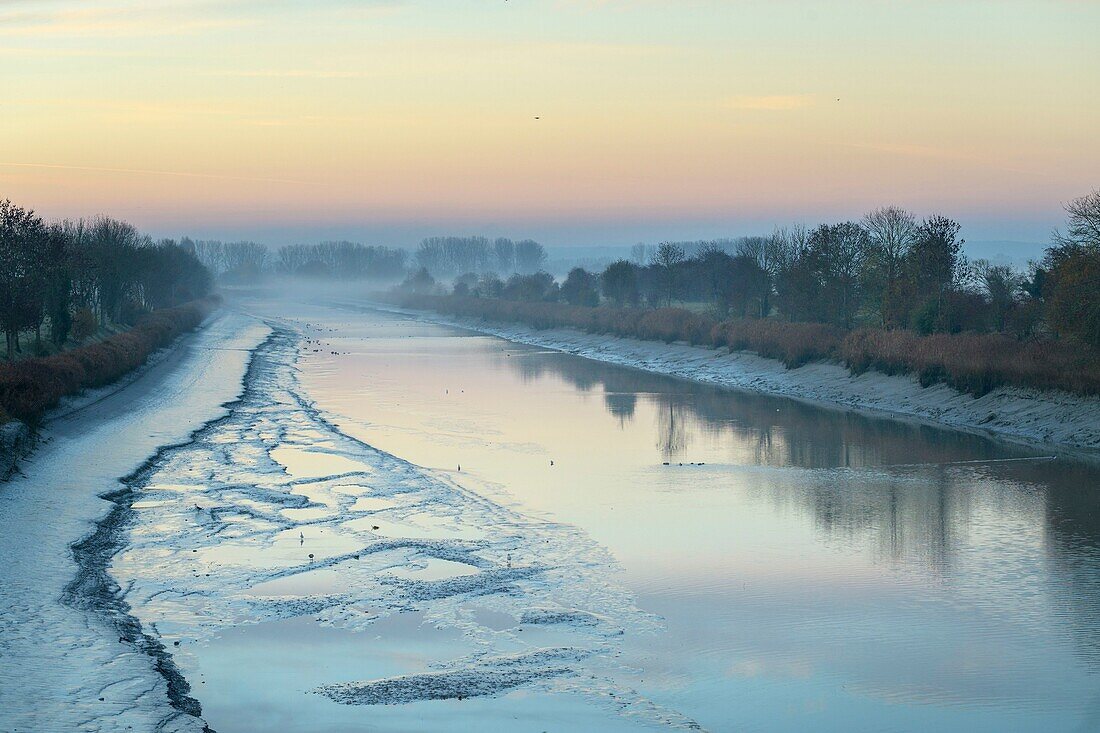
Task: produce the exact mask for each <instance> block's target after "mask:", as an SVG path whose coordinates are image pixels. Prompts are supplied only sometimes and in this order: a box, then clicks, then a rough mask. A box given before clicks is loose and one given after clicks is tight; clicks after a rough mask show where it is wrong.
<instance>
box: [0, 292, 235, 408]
mask: <svg viewBox="0 0 1100 733" xmlns="http://www.w3.org/2000/svg"><path fill="white" fill-rule="evenodd" d="M215 302H216V301H215V300H214V299H211V298H208V299H206V300H202V301H194V302H191V303H187V304H185V305H181V306H178V307H176V308H167V309H164V310H158V311H154V312H152V313H149V314H147V315H145V316H144V317H142V318H141V319H140V320H139V321H138V323H137V324H136V325H135V326H134V328H132V329H131V330H129V331H126V332H124V333H119V334H115V335H114V336H110V337H108V338H106V339H104V340H103V341H100V342H98V343H94V344H89V345H87V346H80V347H77V348H75V349H72V350H70V351H66V352H62V353H60V354H55V355H53V356H48V357H44V358H37V359H24V360H22V361H16V362H11V363H7V364H0V411H2V412H4V413H6V414H8V415H10V416H11V417H14V418H18V419H20V420H23V421H24V422H34V421H36V420H37V419H38V418H39V417H41V415H42V413H44V412H45V411H46V410H48V409H50V408H51V407H54V406H56V405H57V403H58V401H59V400H60V399H61V398H62V397H64V396H65V395H70V394H75V393H76V392H79V391H80V390H82V389H85V388H87V387H100V386H103V385H106V384H110V383H111V382H114V381H115V380H117V379H118V378H119V377H121V376H123V375H124V374H126V373H127V372H129V371H131V370H133V369H135V368H137V367H138V366H141V364H143V363H144V362H145V360H146V359H147V358H148V357H149V355H150V354H151V353H153V352H154V351H156V350H157V349H159V348H162V347H164V346H167V345H168V344H169V343H171V342H172V341H173V340H175V338H176V337H177V336H179V335H180V334H182V333H184V332H186V331H191V330H193V329H194V328H196V327H197V326H198V325H199V324H200V323H201V322H202V319H203V318H204V317H205V316H206V314H207V313H208V312H209V311H210V308H211V307H212V306H213V305H214V303H215ZM78 315H79V314H78ZM92 320H93V322H94V320H95V319H94V317H93V319H92Z"/></svg>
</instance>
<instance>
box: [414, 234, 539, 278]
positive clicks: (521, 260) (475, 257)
mask: <svg viewBox="0 0 1100 733" xmlns="http://www.w3.org/2000/svg"><path fill="white" fill-rule="evenodd" d="M415 259H416V264H417V265H418V266H419V267H421V268H423V269H425V270H427V272H428V273H429V274H430V275H432V276H433V277H437V278H438V277H454V276H456V275H461V274H463V273H476V274H480V273H496V274H502V275H505V276H507V275H510V274H512V273H521V274H531V273H536V272H538V271H539V270H541V269H542V267H543V265H544V264H545V263H546V250H545V249H544V248H543V246H542V245H541V244H539V243H538V242H536V241H534V240H531V239H523V240H520V241H518V242H513V241H512V240H511V239H506V238H503V237H501V238H498V239H495V240H493V241H492V242H490V241H489V240H488V239H487V238H486V237H429V238H428V239H425V240H423V241H422V242H421V243H420V246H419V247H417V250H416V255H415Z"/></svg>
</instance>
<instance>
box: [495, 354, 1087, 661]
mask: <svg viewBox="0 0 1100 733" xmlns="http://www.w3.org/2000/svg"><path fill="white" fill-rule="evenodd" d="M531 357H533V358H531ZM507 361H508V363H509V364H510V365H511V366H512V367H513V368H515V369H516V370H517V371H518V372H519V373H520V374H521V376H523V378H524V379H533V378H536V377H544V376H554V377H556V378H558V379H561V380H563V381H564V382H566V383H567V384H570V385H572V386H574V387H576V388H577V389H580V390H584V391H589V390H591V389H594V388H596V387H601V388H602V389H603V392H604V401H605V406H606V408H607V411H608V413H609V414H610V415H611V416H613V417H614V418H616V419H617V420H618V421H619V424H620V425H622V424H624V423H625V422H626V421H627V420H630V419H631V418H632V417H633V415H634V414H635V412H636V410H637V402H638V400H639V399H642V400H645V401H646V402H650V403H652V405H653V409H654V411H655V413H656V415H657V420H656V423H657V424H656V428H657V433H658V435H657V441H656V445H657V447H658V449H659V451H660V452H661V455H662V456H664V458H663V459H664V460H673V459H683V458H686V457H687V454H688V453H689V452H690V451H691V445H692V441H693V440H695V439H697V436H698V435H699V434H704V435H711V436H720V437H721V438H722V439H723V440H725V441H728V442H729V444H730V445H731V446H732V451H733V460H734V461H736V462H739V463H750V464H756V465H764V466H797V467H801V468H808V469H846V468H847V469H867V470H823V471H808V472H807V473H806V479H805V481H804V482H803V483H802V484H800V486H799V487H798V488H797V489H794V490H792V488H791V486H790V485H789V484H788V483H784V484H783V485H782V486H781V487H779V486H777V487H776V488H775V490H774V491H768V492H767V493H768V495H769V497H770V498H771V499H772V500H774V501H778V502H780V503H790V504H792V505H797V506H796V508H797V509H798V510H800V511H809V512H810V513H811V515H812V516H813V518H814V522H815V524H816V526H817V527H818V528H819V529H820V531H821V533H822V535H823V536H825V537H827V538H828V539H829V541H830V542H832V543H840V544H849V545H860V546H866V545H867V544H868V543H870V544H871V545H873V546H874V547H875V548H876V549H877V552H878V554H879V555H880V556H881V557H882V558H883V559H885V560H888V561H890V562H894V563H909V564H914V565H916V566H918V567H924V568H926V569H927V570H931V571H932V572H934V573H937V574H941V575H943V576H949V575H951V573H952V572H953V569H954V566H955V565H956V564H957V562H958V560H957V554H958V550H959V548H960V547H961V546H962V545H964V544H966V543H968V542H970V540H971V537H970V526H971V523H972V520H973V516H974V511H975V507H977V506H978V505H979V502H985V504H986V506H985V508H988V506H989V502H996V508H995V510H996V511H997V512H999V513H1001V514H1003V515H1005V516H1010V517H1015V518H1020V517H1022V518H1024V521H1030V515H1031V514H1032V513H1033V512H1034V511H1035V507H1036V505H1039V506H1041V507H1042V509H1041V511H1042V519H1041V520H1038V521H1041V522H1042V526H1041V527H1039V528H1038V529H1040V530H1041V531H1042V532H1043V538H1044V546H1045V549H1046V551H1047V557H1048V558H1049V562H1050V570H1051V575H1050V576H1048V577H1049V584H1050V589H1049V591H1050V594H1051V599H1052V601H1053V602H1054V603H1055V604H1056V606H1057V607H1058V609H1059V610H1060V611H1062V613H1060V614H1058V618H1063V619H1065V623H1066V624H1067V625H1068V626H1067V628H1066V633H1067V634H1069V635H1070V636H1072V637H1073V640H1074V644H1075V645H1076V647H1077V648H1078V649H1079V650H1080V652H1081V654H1082V657H1083V658H1085V659H1086V660H1087V662H1088V663H1089V664H1090V666H1094V667H1100V464H1098V463H1096V462H1089V461H1082V460H1074V459H1073V458H1072V457H1060V458H1059V459H1058V460H1057V461H1054V462H1049V461H1020V462H1007V463H996V462H991V463H986V464H983V465H981V466H979V467H972V468H966V467H951V466H945V465H944V464H951V463H957V462H968V461H996V460H998V459H1005V458H1022V457H1028V456H1035V455H1036V454H1037V452H1036V451H1035V450H1032V449H1028V448H1024V447H1017V446H1013V445H1008V444H1003V443H997V442H994V441H992V440H989V439H987V438H985V437H983V436H980V435H975V434H969V433H964V432H957V431H950V430H946V429H941V428H937V427H934V426H929V425H922V424H920V423H916V422H908V421H903V420H890V419H885V418H878V417H874V416H870V415H866V414H860V413H855V412H844V411H840V410H831V409H825V408H820V407H815V406H812V405H807V404H804V403H800V402H797V401H794V400H790V399H786V398H782V397H773V396H768V395H762V394H754V393H749V392H741V391H736V390H725V389H720V388H716V387H711V386H707V385H700V384H694V383H691V382H687V381H683V380H677V379H672V378H668V377H663V376H661V375H657V374H652V373H648V372H643V371H640V370H633V369H625V368H622V367H616V366H613V365H608V364H602V363H600V362H596V361H592V360H588V359H582V358H578V357H572V356H569V355H565V354H552V355H538V356H534V355H529V358H526V359H516V358H512V359H509V360H507ZM887 466H890V467H894V468H892V469H891V470H889V471H875V470H874V469H875V468H876V467H887ZM974 471H977V472H979V473H980V475H981V476H984V477H985V480H987V481H988V480H991V481H993V482H994V483H995V485H996V486H999V487H1001V488H1002V489H1004V490H1005V491H1006V492H1007V495H1008V496H1009V497H1010V498H1009V499H1003V498H1002V499H1001V500H998V499H996V498H992V497H991V496H990V495H989V493H988V491H985V490H983V488H982V484H984V481H982V480H978V479H976V478H975V476H976V475H977V474H975V473H973V472H974ZM761 480H762V482H763V483H767V480H766V479H761ZM985 489H989V486H988V485H986V486H985ZM1011 497H1016V499H1012V498H1011ZM1025 498H1027V502H1026V504H1027V505H1026V506H1025V505H1024V504H1025V501H1024V499H1025Z"/></svg>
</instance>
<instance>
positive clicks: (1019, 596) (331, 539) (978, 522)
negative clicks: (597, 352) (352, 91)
mask: <svg viewBox="0 0 1100 733" xmlns="http://www.w3.org/2000/svg"><path fill="white" fill-rule="evenodd" d="M238 307H240V308H241V309H242V310H244V311H246V312H248V313H250V314H253V315H255V316H257V317H259V318H262V319H264V320H265V321H266V322H268V323H269V324H270V325H272V326H273V327H274V328H275V333H274V335H273V336H272V337H271V338H269V339H268V341H267V342H265V344H264V345H263V346H261V348H260V349H259V350H258V351H257V352H256V354H255V356H254V358H253V361H252V366H251V367H250V370H249V375H248V377H247V378H246V390H245V394H244V395H243V396H242V398H241V400H240V401H239V402H238V403H236V404H235V405H233V406H231V408H230V411H229V415H228V416H227V417H226V418H223V419H221V420H219V421H216V422H214V423H211V424H210V425H208V426H207V427H206V428H204V429H203V431H201V432H200V433H198V434H197V435H196V436H195V438H194V440H192V441H191V442H190V443H187V444H184V445H182V446H179V447H175V448H172V449H169V450H166V451H164V452H163V453H162V455H160V456H159V457H158V459H157V460H156V461H154V462H153V463H152V464H151V465H150V467H149V469H148V470H146V471H145V472H143V473H141V474H140V475H138V476H136V477H134V478H133V479H132V480H131V482H130V484H131V488H132V489H133V501H132V502H131V505H130V506H128V507H127V509H128V511H129V512H130V514H129V519H128V521H127V524H126V528H125V536H124V538H123V539H122V540H121V541H120V551H119V552H118V554H116V555H115V556H114V558H113V560H112V561H111V564H110V568H109V570H110V573H111V574H112V576H113V577H114V578H115V579H116V580H117V581H118V582H119V584H120V585H121V586H122V587H123V588H125V589H126V597H127V600H128V602H129V604H130V606H131V607H132V609H131V613H132V614H133V616H134V617H135V618H136V619H138V620H139V621H140V622H141V624H142V626H143V627H144V628H146V629H151V630H154V631H155V634H156V635H157V638H159V639H162V640H163V645H164V648H165V649H167V650H168V651H169V652H170V653H171V656H172V658H173V659H174V663H175V665H176V666H177V667H178V668H179V671H180V674H181V675H182V677H183V678H185V679H186V680H187V681H188V682H189V683H190V696H191V697H193V698H194V699H195V700H197V701H198V702H199V703H201V706H202V716H203V718H204V719H205V720H206V721H207V722H208V723H209V725H210V726H211V727H212V728H213V729H215V730H217V731H219V732H220V733H235V732H240V731H266V730H294V731H317V732H322V731H323V732H324V733H336V732H338V731H339V732H344V731H363V730H372V731H444V730H446V731H457V730H470V731H475V730H476V731H486V730H508V731H513V730H514V731H553V730H558V731H564V730H608V731H619V730H623V731H627V730H654V729H674V730H675V729H684V730H691V729H704V730H710V731H803V730H815V731H838V732H839V731H925V730H939V731H1005V730H1013V731H1044V732H1048V731H1075V730H1080V731H1086V730H1097V729H1100V495H1098V494H1097V493H1096V488H1097V487H1098V486H1100V468H1098V464H1097V463H1096V462H1095V461H1091V460H1088V459H1085V458H1081V457H1079V456H1077V457H1075V456H1074V455H1071V454H1064V455H1055V454H1054V452H1052V451H1051V450H1049V449H1042V448H1032V447H1027V446H1020V445H1013V444H1009V443H1005V442H999V441H995V440H992V439H989V438H987V437H985V436H982V435H977V434H971V433H963V432H957V431H951V430H946V429H940V428H936V427H930V426H928V425H922V424H919V423H916V422H906V421H899V420H893V419H886V418H880V417H875V416H868V415H864V414H857V413H854V412H845V411H840V410H833V409H827V408H823V407H818V406H813V405H808V404H804V403H799V402H795V401H792V400H788V399H783V398H776V397H769V396H763V395H759V394H752V393H747V392H736V391H730V390H722V389H718V388H714V387H709V386H704V385H699V384H694V383H691V382H687V381H683V380H678V379H673V378H669V377H664V376H660V375H656V374H651V373H646V372H641V371H636V370H632V369H628V368H624V367H618V366H614V365H608V364H602V363H598V362H593V361H589V360H585V359H582V358H579V357H575V356H572V355H569V354H563V353H557V352H549V351H545V350H540V349H537V348H534V347H529V346H522V345H517V344H514V343H510V342H507V341H503V340H500V339H497V338H493V337H488V336H483V335H479V334H476V333H473V332H469V331H464V330H459V329H455V328H451V327H447V326H441V325H435V324H432V323H429V322H426V321H423V320H418V319H414V318H411V317H408V316H404V315H398V314H390V313H385V312H381V311H376V310H371V309H369V308H366V307H355V306H352V305H348V304H346V303H342V302H338V301H335V300H334V301H331V302H323V301H321V300H316V299H315V300H305V301H303V302H298V303H293V304H283V303H278V302H275V301H272V300H265V299H258V298H252V299H246V300H244V301H242V302H241V303H240V304H239V305H238Z"/></svg>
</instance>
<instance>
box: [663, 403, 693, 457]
mask: <svg viewBox="0 0 1100 733" xmlns="http://www.w3.org/2000/svg"><path fill="white" fill-rule="evenodd" d="M689 420H690V417H689V411H688V408H687V406H686V405H683V404H674V403H673V402H672V401H671V400H669V401H668V402H667V403H666V404H662V405H661V406H660V407H659V408H658V410H657V450H659V451H661V457H662V458H664V459H665V460H666V461H672V460H673V459H675V458H676V457H677V456H679V455H680V454H681V453H683V452H684V449H685V448H687V446H688V443H689V442H690V434H689V432H688V423H689Z"/></svg>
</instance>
